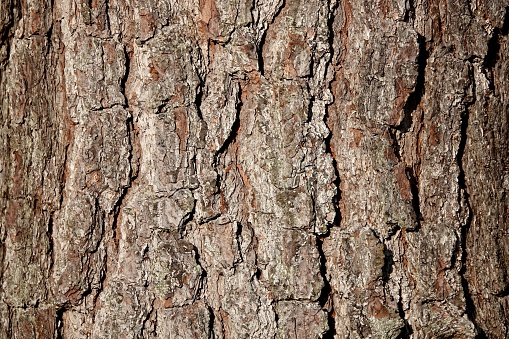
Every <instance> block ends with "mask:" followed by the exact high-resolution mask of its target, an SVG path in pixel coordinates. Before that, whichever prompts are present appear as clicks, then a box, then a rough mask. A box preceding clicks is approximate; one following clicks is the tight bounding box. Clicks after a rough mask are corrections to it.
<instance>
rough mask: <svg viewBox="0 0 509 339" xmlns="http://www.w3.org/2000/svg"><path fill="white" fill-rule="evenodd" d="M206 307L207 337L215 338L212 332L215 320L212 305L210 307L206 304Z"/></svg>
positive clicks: (209, 338)
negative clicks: (207, 320)
mask: <svg viewBox="0 0 509 339" xmlns="http://www.w3.org/2000/svg"><path fill="white" fill-rule="evenodd" d="M207 309H208V310H209V313H210V317H209V323H208V326H209V337H208V339H215V337H216V335H215V333H214V322H215V320H216V315H215V314H214V310H213V309H212V307H210V306H209V305H207Z"/></svg>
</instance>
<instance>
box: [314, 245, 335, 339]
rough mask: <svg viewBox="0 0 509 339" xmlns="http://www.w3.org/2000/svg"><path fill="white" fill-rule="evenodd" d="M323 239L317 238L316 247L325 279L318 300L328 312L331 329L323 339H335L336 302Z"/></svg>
mask: <svg viewBox="0 0 509 339" xmlns="http://www.w3.org/2000/svg"><path fill="white" fill-rule="evenodd" d="M322 245H323V238H320V237H319V236H316V247H317V249H318V253H319V256H320V275H321V276H322V279H323V288H322V291H321V292H320V297H319V298H318V302H319V304H320V306H321V307H322V308H323V309H324V310H325V311H326V312H327V324H328V326H329V329H328V330H327V332H325V333H324V335H323V336H322V338H323V339H331V338H334V335H335V334H336V321H335V319H334V302H333V300H332V287H331V285H330V283H329V279H328V278H327V266H326V264H327V258H326V257H325V254H324V253H323V248H322ZM327 303H329V305H330V307H329V308H330V309H326V305H327Z"/></svg>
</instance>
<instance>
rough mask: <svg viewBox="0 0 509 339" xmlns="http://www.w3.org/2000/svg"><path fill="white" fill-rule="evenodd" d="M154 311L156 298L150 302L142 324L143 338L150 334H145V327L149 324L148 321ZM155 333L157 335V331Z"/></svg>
mask: <svg viewBox="0 0 509 339" xmlns="http://www.w3.org/2000/svg"><path fill="white" fill-rule="evenodd" d="M154 312H155V308H154V300H152V301H151V303H150V309H149V310H148V312H147V315H146V316H145V318H144V319H143V322H142V325H141V333H140V337H141V338H146V337H148V336H146V335H145V328H146V326H147V322H148V321H149V320H150V317H151V316H152V313H154ZM154 335H155V336H156V337H157V333H154Z"/></svg>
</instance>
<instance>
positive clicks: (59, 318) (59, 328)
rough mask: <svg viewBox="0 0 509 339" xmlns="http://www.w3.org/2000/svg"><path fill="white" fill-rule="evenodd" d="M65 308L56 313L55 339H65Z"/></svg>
mask: <svg viewBox="0 0 509 339" xmlns="http://www.w3.org/2000/svg"><path fill="white" fill-rule="evenodd" d="M65 311H66V309H65V308H63V307H62V308H60V309H58V310H57V312H56V317H55V338H56V339H63V328H64V312H65Z"/></svg>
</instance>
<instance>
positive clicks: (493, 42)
mask: <svg viewBox="0 0 509 339" xmlns="http://www.w3.org/2000/svg"><path fill="white" fill-rule="evenodd" d="M508 32H509V7H506V9H505V16H504V22H503V25H502V27H495V29H494V30H493V33H492V36H491V38H490V40H489V41H488V51H487V53H486V55H485V57H484V61H483V68H484V70H485V75H486V77H487V78H488V80H489V88H490V89H491V90H492V91H495V79H494V78H493V68H494V67H495V64H496V63H497V61H498V60H499V52H500V42H499V39H500V36H507V34H508Z"/></svg>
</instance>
